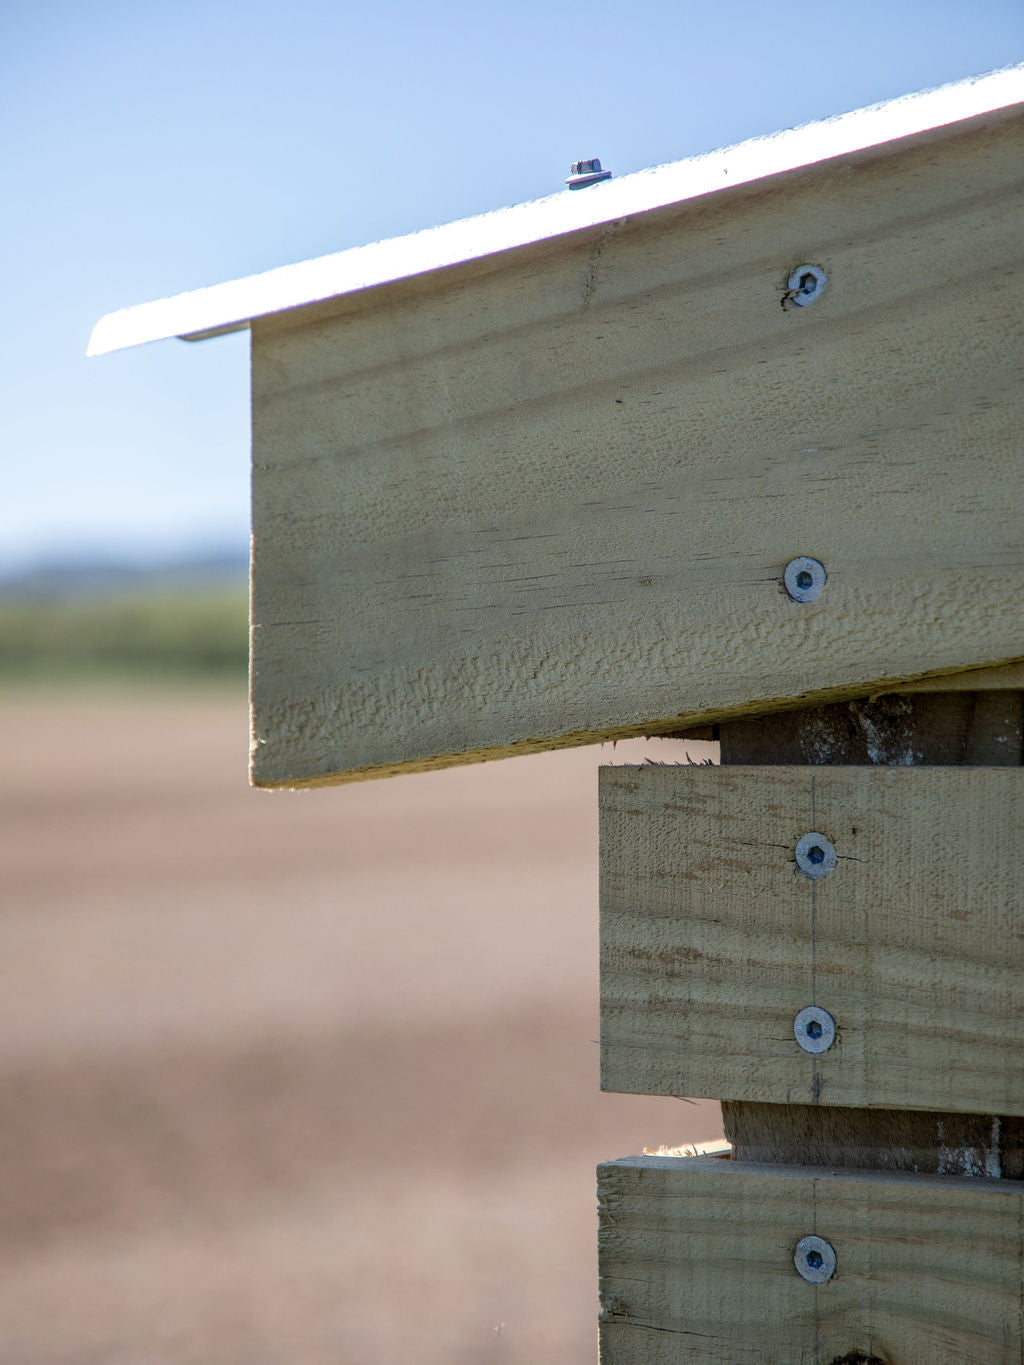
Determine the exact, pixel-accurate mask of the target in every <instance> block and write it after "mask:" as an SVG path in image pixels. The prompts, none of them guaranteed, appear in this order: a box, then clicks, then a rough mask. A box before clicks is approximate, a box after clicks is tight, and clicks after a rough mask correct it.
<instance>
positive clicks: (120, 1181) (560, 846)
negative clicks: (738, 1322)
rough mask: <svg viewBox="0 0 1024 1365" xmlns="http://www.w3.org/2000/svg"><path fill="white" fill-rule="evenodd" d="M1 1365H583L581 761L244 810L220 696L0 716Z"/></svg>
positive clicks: (701, 1109)
mask: <svg viewBox="0 0 1024 1365" xmlns="http://www.w3.org/2000/svg"><path fill="white" fill-rule="evenodd" d="M0 744H2V755H3V758H2V767H3V772H4V780H3V784H2V791H0V802H2V816H0V830H2V833H0V885H2V887H3V908H2V913H0V1087H2V1095H0V1363H2V1365H8V1362H9V1363H10V1365H321V1362H322V1363H323V1365H327V1363H328V1362H329V1363H330V1365H484V1363H489V1362H500V1363H501V1365H526V1363H527V1362H530V1365H546V1362H552V1365H554V1363H555V1362H557V1365H577V1363H578V1365H584V1363H585V1365H593V1362H594V1361H595V1359H596V1317H597V1301H596V1286H597V1269H596V1251H595V1242H596V1218H595V1195H594V1167H595V1165H596V1164H597V1163H598V1162H599V1161H600V1160H603V1159H606V1158H609V1157H615V1156H623V1155H626V1154H629V1153H632V1152H637V1151H639V1150H640V1149H641V1148H642V1147H643V1146H644V1145H649V1146H650V1145H655V1146H656V1145H658V1144H660V1143H667V1144H670V1145H674V1144H677V1143H681V1142H687V1141H699V1140H702V1139H705V1138H712V1137H716V1136H718V1135H719V1133H720V1131H721V1130H720V1114H719V1111H718V1106H717V1105H713V1104H709V1103H703V1104H701V1105H691V1104H686V1103H684V1102H682V1101H680V1100H671V1099H645V1098H642V1097H638V1096H620V1095H601V1094H600V1093H599V1091H598V1055H597V1046H596V1043H595V1039H596V1038H597V1027H598V1025H597V833H596V768H597V766H598V763H599V762H612V761H614V762H624V761H633V762H637V761H640V758H641V757H642V756H643V754H644V753H650V754H651V755H652V756H653V757H657V758H666V757H678V756H679V755H678V752H677V751H675V750H673V752H671V753H670V752H669V748H670V746H669V745H667V744H659V743H657V742H655V743H654V744H653V745H650V744H649V745H647V746H643V745H637V744H633V745H629V746H622V745H620V746H618V748H617V749H616V750H615V751H614V752H613V751H612V749H611V748H610V747H606V748H604V749H603V750H575V751H571V752H567V753H560V754H548V755H541V756H537V757H533V758H522V759H514V760H510V761H506V762H503V763H494V764H487V765H483V766H479V767H474V768H462V769H454V770H451V771H448V772H442V773H431V774H424V775H421V776H416V777H407V778H402V779H392V780H390V781H384V782H372V783H359V784H356V785H354V786H350V787H342V788H334V789H328V790H323V791H317V792H309V793H301V794H299V793H266V792H253V791H250V790H249V789H248V787H247V785H246V776H245V765H246V715H245V698H244V696H243V695H241V693H240V692H238V691H233V690H230V689H227V688H224V687H222V688H220V689H205V690H202V689H180V690H178V691H176V692H170V691H168V692H159V691H156V690H154V689H152V688H150V689H148V690H135V691H116V690H113V689H107V690H92V691H89V692H74V691H71V690H69V689H66V688H65V689H51V690H43V691H39V690H37V691H36V692H34V693H28V692H25V691H13V690H10V689H8V690H7V691H5V692H0Z"/></svg>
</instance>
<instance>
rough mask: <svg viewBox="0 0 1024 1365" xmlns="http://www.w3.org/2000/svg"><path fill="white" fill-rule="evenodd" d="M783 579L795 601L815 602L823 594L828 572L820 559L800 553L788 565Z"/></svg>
mask: <svg viewBox="0 0 1024 1365" xmlns="http://www.w3.org/2000/svg"><path fill="white" fill-rule="evenodd" d="M782 581H783V583H784V584H785V588H786V591H787V592H788V593H789V595H790V597H792V599H793V601H794V602H814V601H815V600H816V599H817V598H819V597H820V596H821V590H822V588H824V586H825V584H826V583H827V582H828V574H827V573H826V572H825V566H824V564H822V563H821V562H820V560H817V559H811V558H810V556H808V555H800V556H798V557H797V558H796V559H791V560H790V561H789V563H788V564H787V565H786V568H785V571H784V572H783V575H782Z"/></svg>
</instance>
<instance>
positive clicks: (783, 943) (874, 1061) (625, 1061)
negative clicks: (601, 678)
mask: <svg viewBox="0 0 1024 1365" xmlns="http://www.w3.org/2000/svg"><path fill="white" fill-rule="evenodd" d="M600 806H601V1035H602V1085H603V1087H604V1088H605V1089H606V1090H618V1091H628V1092H632V1093H638V1094H668V1095H699V1096H712V1097H714V1098H718V1099H726V1100H750V1101H761V1102H767V1103H778V1104H787V1103H792V1104H798V1103H799V1104H822V1105H855V1106H860V1107H868V1106H877V1107H879V1108H887V1109H930V1110H946V1109H956V1110H958V1111H961V1112H963V1113H983V1114H1006V1115H1011V1114H1015V1115H1021V1114H1024V1065H1022V1062H1021V1058H1022V1057H1024V1006H1022V995H1021V970H1022V966H1024V769H1021V768H901V767H895V768H869V767H864V768H858V767H820V768H802V767H801V768H796V767H780V768H772V767H722V768H711V767H703V768H700V767H693V768H690V767H674V766H673V767H642V768H636V767H609V768H602V769H601V773H600ZM812 831H813V832H817V833H820V834H823V835H825V836H826V837H827V838H828V839H829V840H831V841H832V843H833V844H834V846H835V849H836V852H837V855H838V860H837V863H836V866H835V868H834V870H833V871H831V872H829V873H828V874H827V875H825V876H820V877H817V878H813V879H812V878H809V877H807V876H805V875H804V874H803V873H802V872H801V871H800V870H799V869H798V867H797V865H796V863H795V848H796V844H797V841H798V840H799V839H800V838H801V836H803V835H804V834H806V833H810V832H812ZM808 1005H817V1006H820V1007H823V1008H824V1009H826V1010H828V1011H829V1013H830V1014H831V1015H832V1016H833V1018H834V1019H835V1021H836V1025H837V1029H838V1034H837V1038H836V1041H835V1042H834V1043H833V1045H832V1046H831V1047H830V1048H829V1050H828V1051H826V1052H822V1053H818V1054H814V1053H808V1052H805V1051H803V1050H802V1049H801V1048H800V1047H799V1046H798V1044H797V1042H796V1040H795V1038H794V1033H793V1022H794V1018H795V1016H796V1014H797V1012H798V1011H799V1010H801V1009H802V1008H804V1007H805V1006H808Z"/></svg>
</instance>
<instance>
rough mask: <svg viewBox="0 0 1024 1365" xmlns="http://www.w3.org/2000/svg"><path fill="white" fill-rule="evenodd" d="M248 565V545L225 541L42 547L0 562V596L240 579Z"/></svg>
mask: <svg viewBox="0 0 1024 1365" xmlns="http://www.w3.org/2000/svg"><path fill="white" fill-rule="evenodd" d="M248 568H249V549H248V545H247V544H246V545H245V546H238V545H235V544H233V543H229V542H228V541H227V539H225V541H224V542H223V543H222V544H220V545H217V544H215V543H214V542H209V543H207V542H202V543H196V544H194V545H191V546H189V545H182V546H180V547H179V548H178V549H177V550H168V549H167V548H166V547H165V548H161V549H159V550H157V549H154V550H152V551H150V552H149V553H146V552H145V551H135V552H133V551H132V550H129V549H127V548H125V547H118V546H109V547H106V548H102V547H91V548H88V549H84V550H82V551H81V552H75V551H72V550H62V551H58V552H56V553H52V554H47V553H46V552H45V551H41V552H40V553H38V554H36V555H34V556H29V557H26V558H25V559H24V560H19V561H12V562H11V563H5V562H3V561H2V560H0V597H6V598H12V597H17V598H50V597H75V596H79V595H83V594H91V593H93V592H108V591H114V590H117V589H119V588H124V587H128V586H130V585H133V584H134V585H141V584H150V585H152V584H156V583H173V584H182V583H185V582H188V581H190V580H192V581H195V580H199V581H202V582H214V581H222V580H236V579H237V580H239V581H240V580H242V579H243V578H244V577H245V576H246V574H247V573H248Z"/></svg>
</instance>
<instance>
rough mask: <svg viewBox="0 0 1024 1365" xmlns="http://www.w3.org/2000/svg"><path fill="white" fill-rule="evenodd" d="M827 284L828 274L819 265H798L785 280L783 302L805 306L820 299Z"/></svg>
mask: <svg viewBox="0 0 1024 1365" xmlns="http://www.w3.org/2000/svg"><path fill="white" fill-rule="evenodd" d="M826 284H828V276H827V275H826V274H825V272H824V270H822V268H821V266H820V265H798V266H797V267H796V269H795V270H794V271H793V273H792V274H791V275H790V277H789V279H788V280H787V281H786V285H787V289H786V297H785V300H784V302H785V303H787V304H790V303H791V304H793V305H794V307H796V308H806V307H807V305H808V304H809V303H813V302H814V300H815V299H820V298H821V296H822V294H823V293H824V292H825V286H826Z"/></svg>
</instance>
